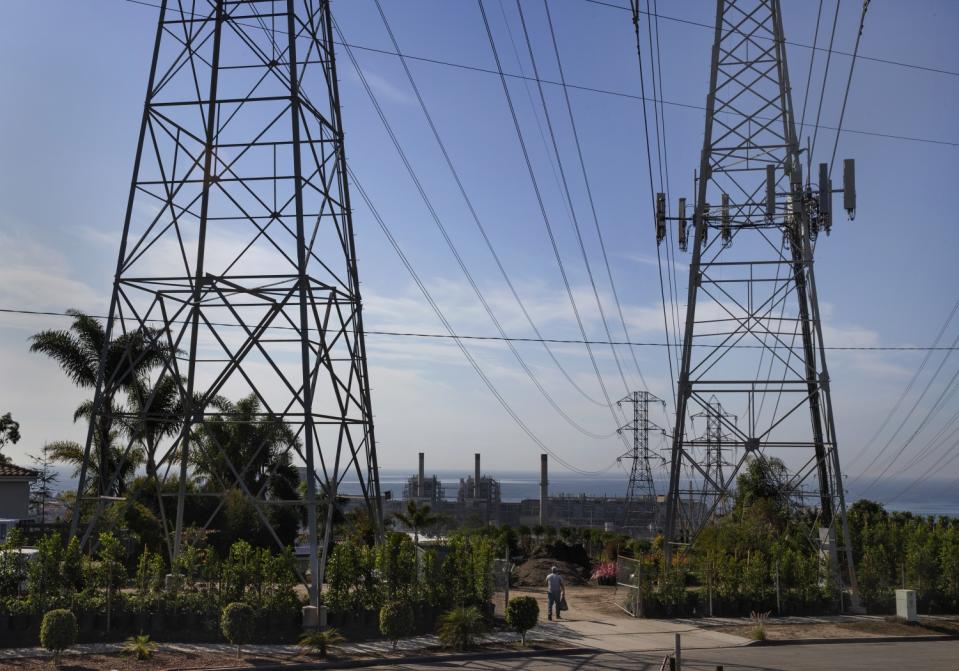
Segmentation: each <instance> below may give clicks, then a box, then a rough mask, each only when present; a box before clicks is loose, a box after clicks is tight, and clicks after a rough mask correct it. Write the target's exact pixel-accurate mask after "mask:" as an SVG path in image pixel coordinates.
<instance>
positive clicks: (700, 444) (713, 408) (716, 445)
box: [686, 396, 737, 528]
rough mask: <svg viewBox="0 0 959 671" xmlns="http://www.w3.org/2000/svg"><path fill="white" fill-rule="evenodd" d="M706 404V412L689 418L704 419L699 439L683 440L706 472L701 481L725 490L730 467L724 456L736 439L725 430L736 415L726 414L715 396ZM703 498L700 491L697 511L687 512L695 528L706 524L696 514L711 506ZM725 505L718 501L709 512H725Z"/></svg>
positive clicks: (726, 502) (704, 494) (702, 493)
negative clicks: (703, 426)
mask: <svg viewBox="0 0 959 671" xmlns="http://www.w3.org/2000/svg"><path fill="white" fill-rule="evenodd" d="M706 405H707V407H706V410H705V411H703V412H700V413H696V414H694V415H690V417H691V418H692V419H694V420H695V419H705V420H706V427H705V431H704V433H703V434H702V435H701V436H699V437H698V438H694V439H691V440H686V445H687V446H688V447H690V448H692V449H693V450H695V451H696V454H697V455H701V459H702V460H701V462H700V463H701V464H702V465H703V467H704V469H705V471H706V474H705V476H704V479H711V480H713V481H714V482H716V483H718V484H719V486H720V487H722V488H725V487H726V486H727V484H728V483H729V478H728V477H727V475H726V472H727V469H728V468H729V467H730V466H732V465H733V464H732V463H731V462H730V461H729V459H728V458H727V457H726V456H724V453H726V452H732V451H733V450H732V447H731V445H732V444H733V443H732V441H733V440H735V439H734V437H733V436H732V434H731V433H730V432H729V431H727V430H726V429H725V428H724V427H725V426H727V425H730V424H732V425H735V422H736V419H737V418H736V416H735V415H731V414H729V413H728V412H726V410H725V409H724V408H723V406H722V403H720V402H719V401H718V400H717V399H716V397H715V396H713V397H712V398H711V399H710V401H709V402H708V403H707V404H706ZM727 443H729V444H727ZM706 495H707V493H706V491H705V490H704V491H702V492H701V498H700V500H699V501H698V505H699V508H698V509H697V510H691V511H689V516H690V518H691V521H692V526H693V527H694V528H695V527H698V526H700V525H701V524H703V523H704V522H705V520H702V519H697V517H696V515H697V513H705V512H706V511H708V510H709V508H710V506H709V504H708V503H707V501H706ZM727 504H728V501H720V502H719V503H718V504H717V505H716V509H715V511H712V512H713V513H715V514H722V513H724V512H726V510H727V508H728V505H727Z"/></svg>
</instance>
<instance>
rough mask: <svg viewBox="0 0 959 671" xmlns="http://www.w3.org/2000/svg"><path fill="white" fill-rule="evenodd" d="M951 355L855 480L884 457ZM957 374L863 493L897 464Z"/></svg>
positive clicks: (954, 344) (947, 353)
mask: <svg viewBox="0 0 959 671" xmlns="http://www.w3.org/2000/svg"><path fill="white" fill-rule="evenodd" d="M956 345H959V335H957V336H956V338H955V340H953V341H952V347H954V348H955V347H956ZM951 355H952V351H949V352H946V354H945V356H943V358H942V361H940V362H939V366H937V367H936V370H935V372H934V373H933V374H932V377H931V378H930V379H929V382H928V383H926V386H925V388H923V390H922V393H921V394H920V395H919V398H917V399H916V402H915V403H914V404H913V405H912V407H911V408H910V409H909V412H908V413H906V416H905V417H904V418H903V420H902V421H901V422H900V423H899V426H898V427H897V428H896V430H895V432H894V433H893V434H892V436H891V437H890V438H889V440H888V441H886V444H885V445H884V446H883V448H882V449H881V450H880V451H879V453H878V454H877V455H876V456H875V457H873V459H872V461H870V462H869V464H868V465H867V466H866V468H864V469H863V472H862V473H861V474H860V475H859V476H858V477H856V478H854V480H858V479H859V478H861V477H862V476H863V475H865V472H866V471H868V470H869V469H870V468H872V466H873V465H874V464H875V463H876V461H878V460H879V459H880V458H881V457H882V455H883V454H885V452H886V450H887V449H888V448H889V446H890V445H892V441H893V440H895V439H896V436H898V435H899V432H900V431H902V429H903V427H905V425H906V422H908V421H909V419H910V418H911V417H912V414H913V413H914V412H915V411H916V408H918V407H919V404H920V403H921V402H922V399H923V398H925V396H926V393H927V392H928V391H929V389H930V388H931V387H932V385H933V383H934V382H935V381H936V378H938V377H939V373H941V372H942V369H943V367H944V366H945V365H946V362H947V361H948V360H949V357H950V356H951ZM956 375H959V369H956ZM956 375H953V377H952V379H951V380H950V381H949V383H948V384H947V385H946V388H945V389H943V392H942V393H941V394H940V395H939V398H938V399H936V402H935V404H934V405H933V406H932V408H931V409H930V410H929V412H927V413H926V416H925V417H924V418H923V419H922V420H921V421H920V422H919V427H918V428H917V429H916V430H915V431H914V432H913V433H912V435H910V437H909V439H908V440H907V441H906V443H905V445H903V447H902V448H901V449H900V450H899V451H898V452H896V453H895V454H894V455H893V458H892V460H891V461H890V462H889V463H888V464H887V465H886V467H885V468H884V469H883V470H882V473H881V474H880V475H879V477H877V478H875V479H874V480H873V481H872V482H871V483H870V484H869V486H868V487H866V489H865V490H864V491H863V493H865V492H867V491H869V490H870V489H872V488H873V487H874V486H875V485H876V483H877V482H879V480H880V478H881V477H882V476H883V475H885V474H886V473H887V472H888V471H889V469H890V468H891V467H892V465H893V464H895V463H896V461H897V460H898V459H899V457H900V455H901V454H902V450H904V449H905V448H906V447H908V445H909V443H911V442H912V439H913V438H915V437H916V434H918V433H919V431H920V430H922V428H923V427H924V426H925V424H926V422H927V421H928V420H929V419H930V418H931V417H932V415H933V414H934V412H935V411H937V408H938V406H939V403H940V401H941V400H942V398H943V397H944V396H945V394H946V392H947V391H948V390H949V387H950V386H951V385H952V384H953V383H954V382H955V380H956Z"/></svg>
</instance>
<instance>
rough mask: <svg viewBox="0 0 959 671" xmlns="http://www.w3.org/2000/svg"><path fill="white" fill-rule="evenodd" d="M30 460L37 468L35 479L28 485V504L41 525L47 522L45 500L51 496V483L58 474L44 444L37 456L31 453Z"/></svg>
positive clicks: (52, 493)
mask: <svg viewBox="0 0 959 671" xmlns="http://www.w3.org/2000/svg"><path fill="white" fill-rule="evenodd" d="M30 460H31V461H32V462H33V465H34V466H36V470H37V479H36V480H34V481H33V484H31V485H30V505H31V506H33V509H34V511H35V514H38V515H39V516H40V524H41V525H42V524H46V523H47V502H48V501H49V500H50V499H52V498H53V495H54V491H53V485H54V483H56V481H57V480H58V479H59V476H58V475H57V473H56V471H54V470H53V466H52V462H53V459H51V458H50V454H49V453H48V452H47V448H46V446H44V448H43V449H42V450H41V451H40V455H39V456H37V455H33V456H31V457H30Z"/></svg>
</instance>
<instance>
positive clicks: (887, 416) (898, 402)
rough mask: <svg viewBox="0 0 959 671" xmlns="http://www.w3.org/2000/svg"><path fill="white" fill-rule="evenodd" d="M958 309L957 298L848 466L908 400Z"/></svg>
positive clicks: (870, 443)
mask: <svg viewBox="0 0 959 671" xmlns="http://www.w3.org/2000/svg"><path fill="white" fill-rule="evenodd" d="M956 311H959V300H956V302H955V304H954V305H953V306H952V310H951V311H950V312H949V316H947V317H946V321H944V322H943V324H942V326H941V327H940V328H939V332H938V333H937V334H936V338H935V340H933V341H932V347H931V348H930V349H929V350H927V351H926V356H924V357H923V358H922V361H921V362H920V363H919V367H918V368H917V369H916V372H915V373H913V375H912V379H910V380H909V384H907V385H906V387H905V388H904V389H903V390H902V393H901V394H900V395H899V398H897V399H896V402H895V403H894V404H893V406H892V409H891V410H889V411H888V412H886V413H885V415H884V419H883V420H882V424H880V425H879V428H878V429H876V431H875V433H873V434H872V435H871V436H870V437H869V439H868V440H866V442H865V443H864V444H863V445H864V447H863V449H862V450H860V451H859V452H857V453H856V456H854V457H853V458H852V461H850V462H849V464H848V465H847V468H848V467H851V466H852V465H853V464H855V463H856V462H857V461H859V459H861V458H862V457H863V455H865V454H866V450H867V448H868V446H869V445H872V443H873V441H875V440H876V439H877V438H878V437H879V436H880V435H882V432H883V431H884V430H885V428H886V426H887V425H888V424H889V421H890V420H891V419H892V418H893V417H894V416H895V415H896V413H897V412H899V407H900V406H901V405H902V402H903V401H905V400H906V397H907V396H908V395H909V392H911V391H912V386H913V385H914V384H916V380H918V379H919V376H920V375H921V374H922V371H923V369H924V368H925V367H926V364H927V363H929V359H930V358H932V353H933V351H935V350H934V349H933V348H935V347H936V346H937V345H938V344H939V341H940V340H941V339H942V336H943V335H944V334H945V332H946V329H947V328H948V327H949V323H950V322H952V320H953V318H954V317H955V316H956Z"/></svg>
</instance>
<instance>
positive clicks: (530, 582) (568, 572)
mask: <svg viewBox="0 0 959 671" xmlns="http://www.w3.org/2000/svg"><path fill="white" fill-rule="evenodd" d="M554 566H555V567H556V568H557V569H559V574H560V575H561V576H563V580H565V581H566V584H567V585H585V584H586V583H587V582H588V581H589V574H588V572H587V571H586V570H584V569H583V567H582V566H579V565H577V564H575V563H573V562H568V561H562V560H560V559H552V558H550V557H533V558H532V559H528V560H527V561H525V562H523V563H522V564H520V565H519V566H517V567H516V568H515V569H513V578H514V581H513V584H514V585H515V586H516V587H527V588H533V589H543V590H545V589H546V576H547V575H549V572H550V570H551V569H552V568H553V567H554Z"/></svg>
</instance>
